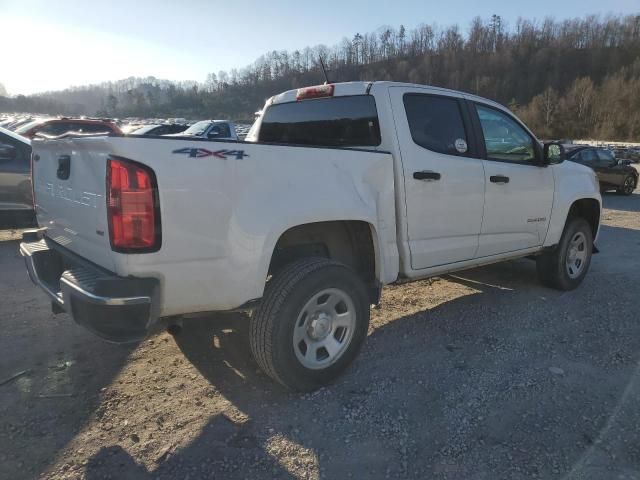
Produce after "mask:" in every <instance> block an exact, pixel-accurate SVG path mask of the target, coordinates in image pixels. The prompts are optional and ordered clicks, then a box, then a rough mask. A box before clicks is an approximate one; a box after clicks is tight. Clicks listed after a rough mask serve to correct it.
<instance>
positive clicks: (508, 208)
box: [470, 102, 554, 257]
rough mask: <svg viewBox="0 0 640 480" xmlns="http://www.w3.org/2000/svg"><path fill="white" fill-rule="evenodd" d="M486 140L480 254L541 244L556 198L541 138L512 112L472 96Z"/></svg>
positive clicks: (551, 172) (484, 254)
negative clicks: (543, 157)
mask: <svg viewBox="0 0 640 480" xmlns="http://www.w3.org/2000/svg"><path fill="white" fill-rule="evenodd" d="M470 106H471V114H472V115H474V116H475V119H476V122H477V124H478V123H479V126H480V128H479V130H480V132H479V135H482V137H483V139H484V146H485V150H486V153H485V155H486V156H485V160H484V171H485V180H486V191H485V200H484V219H483V221H482V230H481V234H480V241H479V247H478V253H477V256H478V257H487V256H491V255H498V254H502V253H509V252H515V251H518V250H524V249H527V248H532V247H537V246H540V245H542V244H543V242H544V239H545V237H546V234H547V228H548V226H549V217H550V216H551V207H552V204H553V193H554V178H553V171H552V169H551V168H550V167H542V166H540V165H541V163H540V161H541V155H542V151H541V150H542V149H541V148H540V147H539V145H538V144H537V140H536V139H535V137H533V135H531V134H530V133H529V132H528V131H527V130H526V129H525V128H524V127H523V126H522V124H521V123H520V122H519V121H518V120H516V119H515V118H514V117H513V116H512V115H511V114H510V113H508V112H507V111H504V110H502V109H498V108H496V107H493V106H489V105H484V104H481V103H473V102H470Z"/></svg>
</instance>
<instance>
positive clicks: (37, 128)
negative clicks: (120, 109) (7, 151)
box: [16, 117, 122, 138]
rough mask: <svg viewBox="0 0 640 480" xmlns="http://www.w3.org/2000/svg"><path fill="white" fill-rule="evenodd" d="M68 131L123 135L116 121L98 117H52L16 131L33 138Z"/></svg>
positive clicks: (56, 134)
mask: <svg viewBox="0 0 640 480" xmlns="http://www.w3.org/2000/svg"><path fill="white" fill-rule="evenodd" d="M67 132H78V133H106V134H108V135H122V130H120V127H118V125H116V123H115V122H114V121H112V120H102V119H97V118H66V117H63V118H52V119H48V120H44V121H42V122H37V123H30V124H26V125H24V126H22V127H21V128H18V129H17V130H16V133H18V134H20V135H22V136H24V137H26V138H33V137H35V136H36V135H38V134H41V135H46V136H49V137H57V136H58V135H62V134H64V133H67Z"/></svg>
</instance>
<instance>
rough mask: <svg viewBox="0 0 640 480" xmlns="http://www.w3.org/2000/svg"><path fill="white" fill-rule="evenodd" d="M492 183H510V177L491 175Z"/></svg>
mask: <svg viewBox="0 0 640 480" xmlns="http://www.w3.org/2000/svg"><path fill="white" fill-rule="evenodd" d="M489 180H491V182H492V183H509V177H505V176H504V175H491V176H490V177H489Z"/></svg>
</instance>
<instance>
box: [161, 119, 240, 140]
mask: <svg viewBox="0 0 640 480" xmlns="http://www.w3.org/2000/svg"><path fill="white" fill-rule="evenodd" d="M169 136H174V137H198V138H207V139H209V140H239V138H238V133H237V132H236V127H235V125H234V124H233V123H231V122H228V121H227V120H202V121H200V122H196V123H194V124H193V125H191V126H190V127H189V128H187V129H186V130H185V131H184V132H181V133H174V134H171V135H169Z"/></svg>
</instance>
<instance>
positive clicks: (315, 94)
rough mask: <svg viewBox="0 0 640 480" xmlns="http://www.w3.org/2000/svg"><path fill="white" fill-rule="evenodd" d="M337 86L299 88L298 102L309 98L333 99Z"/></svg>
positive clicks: (330, 84) (297, 93)
mask: <svg viewBox="0 0 640 480" xmlns="http://www.w3.org/2000/svg"><path fill="white" fill-rule="evenodd" d="M334 89H335V85H333V84H332V83H329V84H326V85H317V86H315V87H306V88H299V89H298V91H297V92H296V100H307V99H309V98H322V97H333V90H334Z"/></svg>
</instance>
